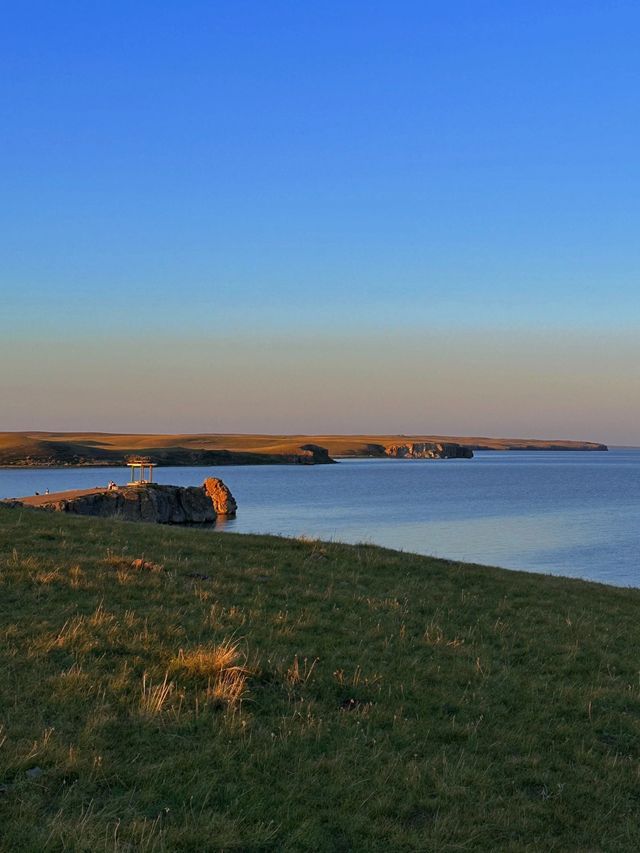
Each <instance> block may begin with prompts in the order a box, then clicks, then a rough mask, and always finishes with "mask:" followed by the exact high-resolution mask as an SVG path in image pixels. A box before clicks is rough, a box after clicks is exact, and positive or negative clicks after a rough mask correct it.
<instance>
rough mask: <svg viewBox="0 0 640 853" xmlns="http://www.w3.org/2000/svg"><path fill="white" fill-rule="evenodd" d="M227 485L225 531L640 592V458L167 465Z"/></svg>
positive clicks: (92, 480) (14, 483)
mask: <svg viewBox="0 0 640 853" xmlns="http://www.w3.org/2000/svg"><path fill="white" fill-rule="evenodd" d="M156 471H157V475H156V479H157V481H158V482H160V483H173V484H175V485H200V484H201V483H202V481H203V479H204V477H205V476H208V475H212V474H213V475H215V476H219V477H221V478H222V479H223V480H224V481H225V483H227V485H228V486H229V488H230V489H231V491H232V492H233V494H234V496H235V497H236V499H237V501H238V506H239V511H238V517H237V518H236V519H234V520H231V521H227V522H224V524H222V525H219V526H218V529H220V530H224V531H235V532H239V533H247V532H252V533H276V534H282V535H286V536H309V537H317V538H322V539H330V540H335V541H340V542H370V543H375V544H378V545H385V546H387V547H390V548H398V549H402V550H405V551H415V552H417V553H421V554H434V555H437V556H441V557H448V558H450V559H455V560H466V561H471V562H477V563H485V564H491V565H498V566H505V567H507V568H514V569H527V570H531V571H540V572H550V573H554V574H561V575H568V576H572V577H583V578H589V579H591V580H598V581H602V582H604V583H611V584H618V585H621V586H640V450H612V451H609V452H608V453H593V452H579V451H578V452H564V453H562V452H547V451H544V452H531V453H529V452H511V453H500V452H479V453H477V454H476V456H475V458H474V459H471V460H467V459H460V460H457V459H449V460H401V459H398V460H396V459H357V460H344V461H342V462H340V464H338V465H319V466H311V467H307V466H285V465H265V466H255V467H253V466H222V467H219V468H215V469H214V468H211V469H209V468H158V469H156ZM109 479H114V480H116V481H118V482H124V481H126V479H127V472H126V471H125V470H124V469H123V468H84V469H83V468H80V469H69V468H66V469H26V470H16V469H6V468H5V469H0V497H16V496H20V495H28V494H33V492H34V491H39V492H44V490H45V489H46V488H49V489H50V490H51V491H52V492H53V491H58V490H62V489H70V488H88V487H90V486H95V485H103V484H105V483H106V482H107V481H108V480H109Z"/></svg>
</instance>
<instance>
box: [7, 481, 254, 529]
mask: <svg viewBox="0 0 640 853" xmlns="http://www.w3.org/2000/svg"><path fill="white" fill-rule="evenodd" d="M1 503H3V504H4V505H5V506H12V507H33V508H37V509H43V510H49V511H51V512H64V513H70V514H73V515H88V516H94V517H100V518H120V519H122V520H124V521H146V522H152V523H155V524H212V523H213V522H215V520H216V519H217V518H218V517H219V516H220V517H224V518H230V517H233V516H235V514H236V511H237V508H238V506H237V504H236V501H235V499H234V497H233V495H232V494H231V492H230V491H229V489H228V487H227V486H226V485H225V484H224V483H223V482H222V480H219V479H218V478H217V477H208V478H207V479H206V480H205V481H204V483H203V485H202V486H163V485H159V484H157V483H147V484H145V485H144V486H135V485H129V486H117V487H116V488H115V489H81V490H77V491H70V492H57V493H55V494H50V495H32V496H30V497H24V498H15V499H10V500H5V501H2V502H1Z"/></svg>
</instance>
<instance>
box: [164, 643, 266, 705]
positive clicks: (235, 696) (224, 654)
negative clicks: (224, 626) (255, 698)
mask: <svg viewBox="0 0 640 853" xmlns="http://www.w3.org/2000/svg"><path fill="white" fill-rule="evenodd" d="M169 668H170V671H171V672H174V673H176V674H177V675H181V676H183V677H186V678H189V679H201V680H204V679H206V681H207V694H206V695H207V699H208V700H214V702H215V703H223V704H226V705H236V704H237V703H238V702H239V701H240V700H241V699H242V698H243V697H244V695H245V693H246V689H247V676H248V674H249V670H248V669H247V667H246V655H245V654H244V653H243V651H242V650H241V649H240V643H239V642H237V641H234V640H223V641H222V642H221V643H218V644H217V645H215V646H198V647H196V648H195V649H190V650H188V651H184V650H183V649H180V651H179V652H178V655H177V656H176V657H174V658H173V659H172V660H171V662H170V664H169Z"/></svg>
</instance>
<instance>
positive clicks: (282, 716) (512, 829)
mask: <svg viewBox="0 0 640 853" xmlns="http://www.w3.org/2000/svg"><path fill="white" fill-rule="evenodd" d="M639 607H640V591H634V590H621V589H615V588H607V587H604V586H600V585H596V584H588V583H582V582H578V581H569V580H564V579H559V578H551V577H543V576H535V575H527V574H523V573H516V572H507V571H503V570H498V569H490V568H486V567H478V566H470V565H460V564H456V563H450V562H446V561H442V560H434V559H429V558H425V557H418V556H412V555H407V554H402V553H397V552H392V551H385V550H382V549H380V548H375V547H370V546H354V547H351V546H341V545H334V544H326V543H320V542H312V541H299V540H285V539H277V538H273V537H261V536H238V535H230V534H229V535H215V534H213V533H212V532H210V531H204V530H195V529H178V528H175V527H173V528H171V527H156V526H152V525H139V524H138V525H136V524H127V523H125V522H118V521H106V520H98V519H96V520H89V519H86V518H70V517H65V516H62V515H59V514H48V513H43V512H38V511H36V510H19V509H4V508H0V849H1V850H2V851H11V853H18V852H19V851H60V850H71V851H118V852H119V851H222V850H240V851H243V850H246V851H262V850H264V851H270V850H273V851H297V850H300V851H304V850H309V851H311V850H313V851H348V850H356V851H360V850H362V851H365V850H366V851H371V850H373V851H375V850H379V851H389V850H391V851H393V850H397V851H403V850H425V851H431V850H433V851H447V850H473V851H476V850H481V851H482V850H506V851H510V850H513V851H520V850H522V851H524V850H527V851H540V850H545V851H551V850H563V851H564V850H584V851H597V850H606V851H615V850H637V849H638V848H639V847H640V821H638V810H639V808H640V778H639V767H640V765H639V757H640V738H639V735H640V679H639V675H640V664H639V659H638V648H639V645H640V643H639V641H640V620H638V616H637V614H638V608H639Z"/></svg>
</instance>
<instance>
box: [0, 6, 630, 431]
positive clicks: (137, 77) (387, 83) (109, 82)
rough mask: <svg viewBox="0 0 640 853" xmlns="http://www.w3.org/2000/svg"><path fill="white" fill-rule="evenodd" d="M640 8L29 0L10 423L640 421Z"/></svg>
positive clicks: (9, 69) (18, 25)
mask: <svg viewBox="0 0 640 853" xmlns="http://www.w3.org/2000/svg"><path fill="white" fill-rule="evenodd" d="M639 40H640V4H638V3H637V2H622V1H621V2H615V0H610V1H609V2H608V0H598V2H590V0H576V2H573V0H558V2H554V3H537V2H531V0H529V2H518V0H512V1H511V0H510V2H503V1H502V0H500V2H498V0H486V2H483V3H480V2H477V1H476V2H470V0H467V2H465V0H460V2H456V3H443V2H429V0H422V2H401V0H394V2H374V0H372V2H357V0H354V2H348V3H344V2H337V0H336V2H334V0H324V2H322V3H304V2H299V0H295V2H294V0H290V2H279V0H271V2H262V0H260V2H258V0H255V2H242V0H234V2H226V3H225V2H189V0H182V2H180V3H176V2H162V0H156V2H153V3H152V2H142V0H140V2H136V0H129V2H117V1H116V0H114V2H109V3H100V4H98V3H88V2H86V0H82V2H73V1H72V0H61V2H59V3H51V2H30V0H21V2H20V3H18V2H13V3H6V4H4V6H3V21H2V27H1V28H0V90H1V98H0V107H1V109H2V133H1V134H0V192H1V196H0V197H1V198H2V204H1V205H0V292H1V294H2V298H1V300H0V429H103V430H117V431H122V432H125V431H129V430H141V431H154V432H164V431H169V430H177V431H184V432H189V431H194V432H195V431H198V432H199V431H209V432H218V431H244V432H260V431H280V432H297V431H307V432H329V431H334V432H361V431H368V432H377V431H398V432H405V433H411V432H446V433H450V434H456V433H457V434H464V433H474V434H493V435H527V436H536V437H549V438H551V437H560V438H563V437H564V438H570V437H574V438H587V439H594V440H602V441H608V442H611V443H634V444H640V336H639V335H638V334H637V333H638V323H639V320H640V276H639V272H640V240H639V236H638V235H639V234H640V156H639V153H638V152H639V151H640V139H639V136H640V134H639V130H640V51H639V50H638V43H639Z"/></svg>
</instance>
